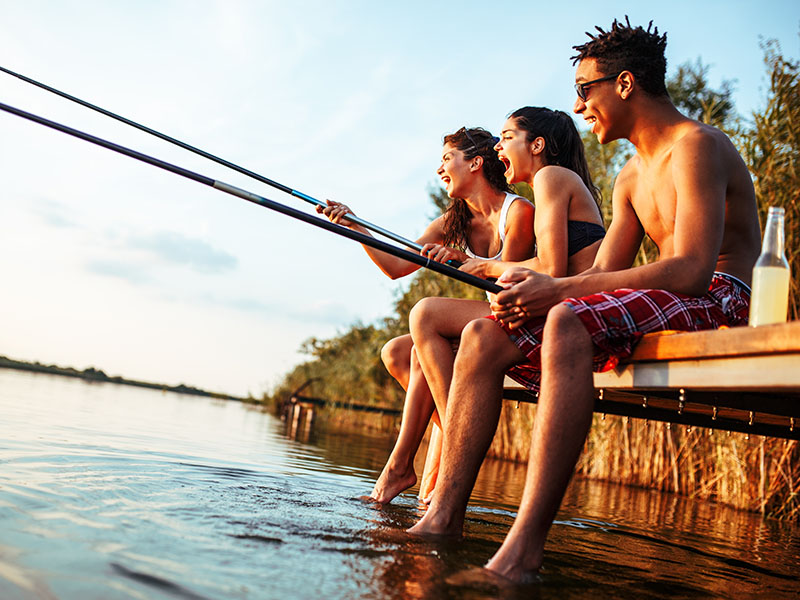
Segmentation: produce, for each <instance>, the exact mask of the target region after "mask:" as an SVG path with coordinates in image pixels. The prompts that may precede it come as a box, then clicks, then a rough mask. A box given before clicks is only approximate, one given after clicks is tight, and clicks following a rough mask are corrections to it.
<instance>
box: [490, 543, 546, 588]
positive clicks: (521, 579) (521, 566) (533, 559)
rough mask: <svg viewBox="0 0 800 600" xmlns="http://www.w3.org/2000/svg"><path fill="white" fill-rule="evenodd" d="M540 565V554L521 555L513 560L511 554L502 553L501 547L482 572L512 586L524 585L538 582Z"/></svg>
mask: <svg viewBox="0 0 800 600" xmlns="http://www.w3.org/2000/svg"><path fill="white" fill-rule="evenodd" d="M541 565H542V556H541V553H538V552H537V553H535V555H531V554H522V555H519V557H518V559H515V558H514V556H513V555H512V554H510V553H504V548H503V546H501V547H500V550H498V552H497V554H495V555H494V556H493V557H492V558H491V560H490V561H489V562H488V563H486V566H485V567H484V568H483V569H482V570H483V571H486V572H487V573H491V574H492V575H494V576H496V577H499V578H501V579H504V580H506V581H508V582H511V583H514V584H526V583H534V582H536V581H539V579H540V576H539V568H540V567H541Z"/></svg>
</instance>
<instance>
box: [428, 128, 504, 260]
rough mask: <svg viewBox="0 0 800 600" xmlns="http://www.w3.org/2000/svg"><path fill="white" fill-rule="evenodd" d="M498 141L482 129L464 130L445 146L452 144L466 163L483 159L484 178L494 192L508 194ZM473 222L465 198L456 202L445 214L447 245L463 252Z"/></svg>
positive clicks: (453, 202) (450, 205)
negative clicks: (496, 145) (496, 147)
mask: <svg viewBox="0 0 800 600" xmlns="http://www.w3.org/2000/svg"><path fill="white" fill-rule="evenodd" d="M498 141H499V140H498V138H496V137H494V136H493V135H492V134H491V133H489V132H488V131H486V130H485V129H483V128H482V127H471V128H469V129H467V128H466V127H462V128H461V129H459V130H458V131H456V132H455V133H451V134H449V135H446V136H444V140H443V142H442V143H443V144H450V145H451V146H453V147H454V148H455V149H456V150H460V151H461V152H462V153H463V154H464V159H465V160H472V159H473V158H475V157H476V156H480V157H482V158H483V176H484V177H485V178H486V181H487V182H488V183H489V185H490V186H492V188H494V189H495V190H497V191H498V192H508V191H510V188H509V187H508V182H506V178H505V175H504V173H505V171H506V166H505V165H504V164H503V162H502V161H501V160H500V159H499V158H498V157H497V152H496V151H495V149H494V146H495V144H497V142H498ZM470 219H472V212H470V210H469V207H468V206H467V203H466V202H465V201H464V199H463V198H453V199H452V200H451V201H450V204H449V205H448V207H447V208H446V209H445V211H444V222H443V227H444V241H443V243H444V245H445V246H456V247H458V248H460V249H462V250H463V249H464V248H466V246H467V238H468V236H469V222H470Z"/></svg>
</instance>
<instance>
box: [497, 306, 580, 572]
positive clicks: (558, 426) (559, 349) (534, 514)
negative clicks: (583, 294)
mask: <svg viewBox="0 0 800 600" xmlns="http://www.w3.org/2000/svg"><path fill="white" fill-rule="evenodd" d="M592 355H593V346H592V341H591V338H590V337H589V333H588V332H587V331H586V329H585V328H584V326H583V324H582V323H581V321H580V319H578V317H576V316H575V315H574V313H573V312H572V311H571V310H570V309H569V308H568V307H566V306H564V305H559V306H556V307H554V308H553V309H551V310H550V313H549V314H548V317H547V323H546V325H545V328H544V338H543V340H542V383H541V391H540V392H539V406H538V408H537V410H536V419H535V421H534V425H533V440H532V444H531V453H530V458H529V461H528V473H527V476H526V479H525V491H524V492H523V496H522V502H521V504H520V509H519V513H518V514H517V518H516V520H515V521H514V525H513V526H512V527H511V530H510V531H509V532H508V535H507V536H506V539H505V541H504V542H503V545H502V546H501V547H500V549H499V550H498V551H497V553H496V554H495V555H494V557H493V558H492V559H491V560H490V561H489V563H488V564H487V565H486V568H487V569H489V570H491V571H494V572H496V573H498V574H499V575H502V576H504V577H506V578H508V579H511V580H513V581H524V580H525V579H526V578H527V577H529V576H530V575H531V574H532V573H535V572H536V571H537V570H538V569H539V567H540V566H541V564H542V557H543V552H544V542H545V538H546V537H547V532H548V530H549V529H550V525H551V524H552V523H553V519H554V518H555V516H556V512H557V511H558V507H559V505H560V504H561V500H562V498H563V496H564V492H565V491H566V488H567V484H568V483H569V480H570V477H571V476H572V472H573V469H574V468H575V463H576V462H577V460H578V456H579V455H580V452H581V449H582V448H583V443H584V441H585V439H586V434H587V433H588V431H589V427H590V425H591V422H592V411H593V408H594V387H593V383H592Z"/></svg>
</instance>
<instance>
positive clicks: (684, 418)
mask: <svg viewBox="0 0 800 600" xmlns="http://www.w3.org/2000/svg"><path fill="white" fill-rule="evenodd" d="M594 385H595V390H596V392H597V399H596V401H595V412H599V413H604V414H614V415H624V416H629V417H635V418H643V419H651V420H655V421H666V422H671V423H676V424H682V425H687V426H696V427H709V428H713V429H720V430H727V431H739V432H743V433H749V434H754V435H765V436H771V437H779V438H787V439H795V440H797V439H800V321H793V322H789V323H782V324H778V325H766V326H762V327H737V328H731V329H719V330H713V331H699V332H690V333H686V332H660V333H654V334H648V335H646V336H644V338H642V340H641V341H640V342H639V344H638V345H637V347H636V349H635V351H634V353H633V355H632V356H631V358H630V359H629V360H627V361H625V362H624V363H620V364H619V365H618V367H617V368H615V369H613V370H611V371H606V372H604V373H595V374H594ZM504 398H506V399H509V400H517V401H520V402H536V396H535V395H534V394H532V393H531V392H529V391H528V390H525V389H524V388H523V387H522V386H520V385H519V384H517V383H515V382H513V381H512V380H511V379H508V378H506V383H505V391H504Z"/></svg>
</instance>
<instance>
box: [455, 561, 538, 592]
mask: <svg viewBox="0 0 800 600" xmlns="http://www.w3.org/2000/svg"><path fill="white" fill-rule="evenodd" d="M539 581H541V577H540V576H539V575H538V574H536V573H534V574H532V575H531V577H530V578H528V579H527V580H526V581H511V580H510V579H506V578H505V577H503V576H502V575H498V574H497V573H495V572H494V571H490V570H489V569H486V568H480V567H478V568H473V569H467V570H465V571H459V572H458V573H454V574H453V575H450V576H449V577H447V578H446V579H445V582H446V583H447V584H448V585H452V586H458V587H468V588H473V589H476V590H484V591H488V592H496V591H498V590H506V589H509V588H515V587H517V586H518V585H520V584H523V585H524V584H529V583H536V582H539Z"/></svg>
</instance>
